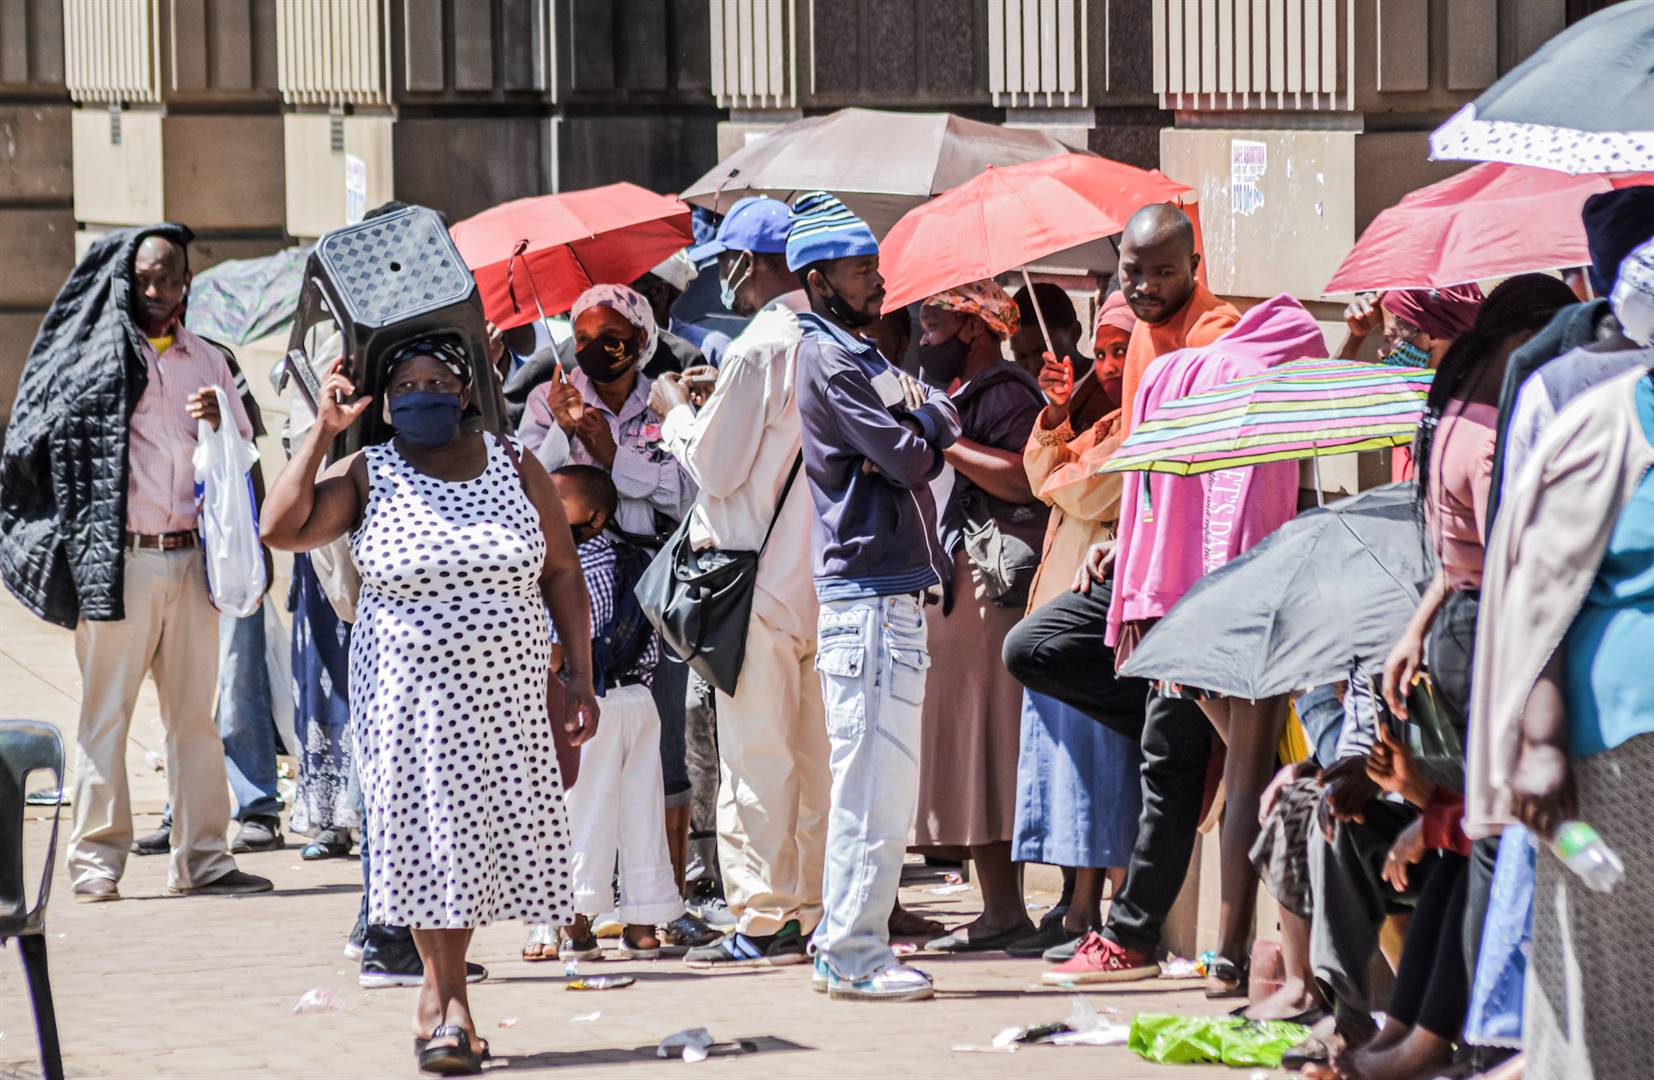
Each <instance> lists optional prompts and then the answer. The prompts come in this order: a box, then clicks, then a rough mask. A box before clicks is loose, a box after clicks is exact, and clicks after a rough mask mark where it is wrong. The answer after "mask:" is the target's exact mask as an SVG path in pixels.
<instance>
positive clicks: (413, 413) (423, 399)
mask: <svg viewBox="0 0 1654 1080" xmlns="http://www.w3.org/2000/svg"><path fill="white" fill-rule="evenodd" d="M390 405H391V427H393V428H395V429H396V433H397V434H398V435H400V436H402V437H403V438H404V439H406V440H407V441H408V442H409V443H410V444H411V445H413V446H418V447H421V448H422V449H425V450H434V449H436V448H437V447H439V446H446V445H447V444H448V442H449V440H451V439H453V437H454V432H456V431H458V430H459V418H460V405H459V395H458V394H439V393H437V392H436V391H434V390H415V391H413V392H412V393H408V394H401V395H399V396H397V397H393V398H391V402H390Z"/></svg>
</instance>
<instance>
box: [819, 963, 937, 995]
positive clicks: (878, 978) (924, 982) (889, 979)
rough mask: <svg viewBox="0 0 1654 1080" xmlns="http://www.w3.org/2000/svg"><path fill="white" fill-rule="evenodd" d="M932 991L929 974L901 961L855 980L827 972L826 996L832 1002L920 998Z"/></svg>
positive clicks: (934, 990)
mask: <svg viewBox="0 0 1654 1080" xmlns="http://www.w3.org/2000/svg"><path fill="white" fill-rule="evenodd" d="M935 993H936V989H935V987H934V986H933V985H932V984H931V981H930V976H929V975H926V974H925V973H924V972H922V971H920V970H919V969H918V968H913V967H908V966H907V965H905V964H891V965H890V966H889V967H887V968H882V969H880V970H878V971H875V972H874V973H873V974H871V975H869V976H868V977H867V978H865V979H857V980H856V981H855V982H850V981H849V980H848V979H841V978H839V977H838V976H837V975H835V974H833V972H832V971H831V969H829V970H828V972H827V996H828V997H829V998H831V999H833V1000H834V1001H841V1000H842V1001H923V1000H924V999H926V998H928V997H930V996H932V995H933V994H935Z"/></svg>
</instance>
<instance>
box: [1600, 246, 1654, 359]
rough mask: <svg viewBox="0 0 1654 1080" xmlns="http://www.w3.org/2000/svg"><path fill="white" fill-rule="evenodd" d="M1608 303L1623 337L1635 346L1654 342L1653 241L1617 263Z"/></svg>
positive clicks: (1653, 343)
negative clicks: (1616, 279)
mask: <svg viewBox="0 0 1654 1080" xmlns="http://www.w3.org/2000/svg"><path fill="white" fill-rule="evenodd" d="M1608 305H1609V306H1610V307H1611V308H1613V309H1614V317H1615V318H1616V319H1618V320H1619V321H1620V330H1621V331H1622V332H1623V333H1624V334H1625V336H1626V337H1628V338H1630V339H1631V340H1632V341H1635V342H1636V343H1637V344H1638V345H1654V240H1651V241H1649V242H1648V243H1646V244H1644V245H1643V246H1642V247H1640V248H1638V249H1637V250H1635V251H1633V252H1632V253H1631V254H1629V255H1627V256H1626V257H1625V261H1624V262H1622V263H1620V275H1619V280H1618V281H1616V282H1615V283H1614V292H1613V295H1612V296H1610V297H1609V298H1608Z"/></svg>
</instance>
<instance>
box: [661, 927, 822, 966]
mask: <svg viewBox="0 0 1654 1080" xmlns="http://www.w3.org/2000/svg"><path fill="white" fill-rule="evenodd" d="M683 959H684V963H685V965H687V966H689V967H692V968H702V969H704V968H753V967H790V966H791V965H793V964H802V963H804V962H805V961H806V960H807V959H808V957H807V956H805V949H804V935H803V933H802V932H801V931H800V929H799V926H798V920H797V919H789V920H788V921H787V924H786V925H785V926H783V927H782V928H781V929H779V930H777V931H776V932H775V933H773V934H762V935H752V936H749V935H747V934H743V933H740V932H739V931H736V932H734V933H731V934H730V935H729V936H728V937H725V938H722V939H720V940H718V941H715V942H713V943H712V944H711V945H702V946H700V947H698V948H694V949H690V950H689V952H688V953H687V954H685V956H684V958H683Z"/></svg>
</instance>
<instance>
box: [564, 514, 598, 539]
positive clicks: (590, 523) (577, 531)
mask: <svg viewBox="0 0 1654 1080" xmlns="http://www.w3.org/2000/svg"><path fill="white" fill-rule="evenodd" d="M600 517H602V515H601V514H593V515H592V516H591V517H589V518H587V519H586V520H585V521H571V522H569V532H571V533H573V534H574V546H575V547H579V546H580V545H581V544H584V543H585V542H586V541H587V540H590V539H591V538H592V537H594V536H596V535H597V534H598V533H600V532H602V531H603V530H602V529H600V528H598V527H597V520H598V518H600Z"/></svg>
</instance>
